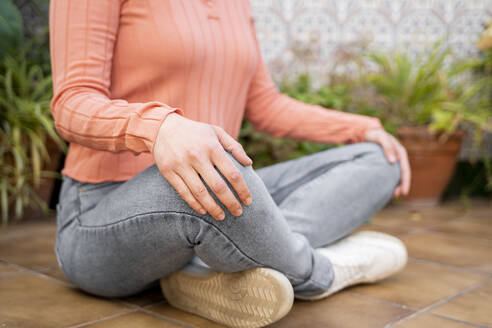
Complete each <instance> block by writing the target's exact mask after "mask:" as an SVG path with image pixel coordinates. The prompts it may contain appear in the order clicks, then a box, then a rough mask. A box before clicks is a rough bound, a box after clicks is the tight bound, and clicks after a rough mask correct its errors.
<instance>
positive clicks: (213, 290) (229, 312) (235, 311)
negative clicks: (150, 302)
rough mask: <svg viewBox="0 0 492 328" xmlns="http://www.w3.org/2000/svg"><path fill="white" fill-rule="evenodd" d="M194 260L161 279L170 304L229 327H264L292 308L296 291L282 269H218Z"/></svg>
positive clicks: (162, 287)
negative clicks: (201, 264) (232, 271)
mask: <svg viewBox="0 0 492 328" xmlns="http://www.w3.org/2000/svg"><path fill="white" fill-rule="evenodd" d="M196 264H197V263H196V261H193V262H192V263H191V264H190V265H188V266H187V267H185V268H184V269H183V270H180V271H177V272H175V273H173V274H171V275H170V276H167V277H164V278H161V279H160V284H161V289H162V292H163V293H164V296H165V297H166V299H167V301H168V302H169V304H171V305H172V306H174V307H177V308H180V309H182V310H184V311H187V312H191V313H194V314H197V315H199V316H202V317H205V318H207V319H210V320H212V321H215V322H218V323H220V324H223V325H226V326H228V327H244V328H253V327H263V326H266V325H268V324H271V323H273V322H275V321H278V320H280V319H281V318H282V317H284V316H285V315H286V314H287V313H288V312H289V311H290V309H291V307H292V303H293V301H294V292H293V289H292V285H291V283H290V282H289V280H288V279H287V278H286V277H285V276H284V275H283V274H281V273H280V272H277V271H275V270H272V269H267V268H254V269H250V270H246V271H242V272H236V273H223V272H215V271H212V270H211V269H209V268H208V267H202V266H200V265H196Z"/></svg>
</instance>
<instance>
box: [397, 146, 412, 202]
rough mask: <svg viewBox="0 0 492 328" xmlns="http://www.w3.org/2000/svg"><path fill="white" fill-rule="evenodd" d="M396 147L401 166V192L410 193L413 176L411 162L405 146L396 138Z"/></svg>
mask: <svg viewBox="0 0 492 328" xmlns="http://www.w3.org/2000/svg"><path fill="white" fill-rule="evenodd" d="M394 143H395V148H396V151H397V155H398V161H399V162H400V167H401V184H400V193H401V194H403V195H408V192H409V191H410V181H411V178H412V171H411V168H410V163H409V161H408V155H407V151H406V149H405V147H403V146H402V145H401V144H400V143H399V142H398V140H396V139H394Z"/></svg>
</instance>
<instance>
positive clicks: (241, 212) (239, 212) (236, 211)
mask: <svg viewBox="0 0 492 328" xmlns="http://www.w3.org/2000/svg"><path fill="white" fill-rule="evenodd" d="M241 214H243V210H242V209H241V208H240V209H237V210H235V211H234V215H235V216H240V215H241Z"/></svg>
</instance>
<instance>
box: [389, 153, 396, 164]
mask: <svg viewBox="0 0 492 328" xmlns="http://www.w3.org/2000/svg"><path fill="white" fill-rule="evenodd" d="M389 158H390V162H391V163H393V162H394V161H396V158H395V156H393V155H391V156H390V157H389Z"/></svg>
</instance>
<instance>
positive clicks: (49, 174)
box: [0, 1, 65, 226]
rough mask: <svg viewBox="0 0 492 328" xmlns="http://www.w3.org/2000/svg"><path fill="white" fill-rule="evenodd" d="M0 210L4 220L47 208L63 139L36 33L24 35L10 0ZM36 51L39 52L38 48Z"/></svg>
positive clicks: (0, 111)
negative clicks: (28, 210) (53, 113)
mask: <svg viewBox="0 0 492 328" xmlns="http://www.w3.org/2000/svg"><path fill="white" fill-rule="evenodd" d="M0 8H1V11H0V18H3V22H4V23H3V24H0V40H2V41H3V40H10V41H9V42H0V176H1V180H0V209H1V216H2V225H4V226H5V225H6V224H7V222H8V219H9V217H10V216H12V215H14V216H15V217H16V218H20V217H21V216H22V215H23V213H24V210H25V209H26V208H29V207H31V208H36V207H40V208H41V209H42V210H43V212H44V213H46V212H47V210H48V205H47V201H49V199H50V197H51V192H52V189H53V185H54V180H53V177H55V176H57V174H56V173H55V172H53V171H56V170H57V169H58V164H59V161H60V158H61V155H62V150H64V149H65V143H64V142H63V141H62V140H61V138H60V137H59V136H58V135H57V134H56V131H55V128H54V123H53V120H52V117H51V112H50V100H51V97H52V85H51V76H50V74H49V72H46V69H43V66H42V63H39V60H36V58H34V57H36V56H37V55H38V54H40V51H38V50H39V49H36V45H37V43H36V42H37V41H39V39H38V38H32V39H31V40H30V41H29V42H27V43H26V42H25V41H24V40H23V32H22V20H21V16H20V14H19V12H18V10H17V8H16V7H15V6H14V5H13V3H12V2H11V1H2V2H1V5H0ZM38 52H39V53H38Z"/></svg>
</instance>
